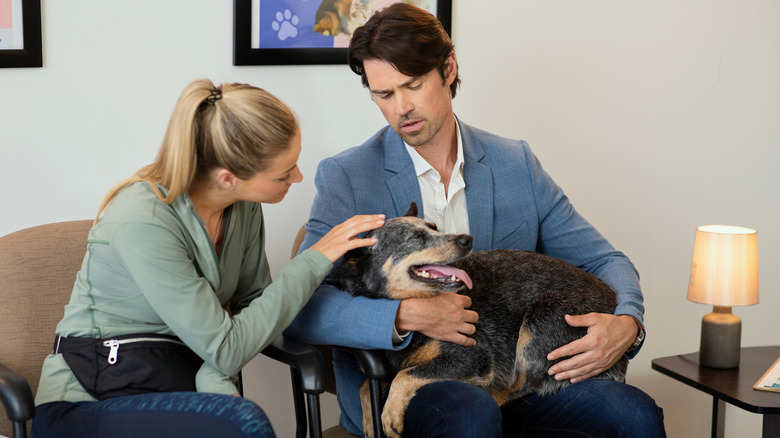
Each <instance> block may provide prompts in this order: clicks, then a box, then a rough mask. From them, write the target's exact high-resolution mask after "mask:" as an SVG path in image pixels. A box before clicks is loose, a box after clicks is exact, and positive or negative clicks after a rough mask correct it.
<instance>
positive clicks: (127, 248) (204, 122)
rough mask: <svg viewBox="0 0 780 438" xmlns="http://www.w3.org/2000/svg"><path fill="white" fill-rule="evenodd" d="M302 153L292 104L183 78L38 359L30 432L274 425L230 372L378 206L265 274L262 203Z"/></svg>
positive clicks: (110, 208) (260, 431)
mask: <svg viewBox="0 0 780 438" xmlns="http://www.w3.org/2000/svg"><path fill="white" fill-rule="evenodd" d="M300 151H301V136H300V131H299V129H298V124H297V121H296V119H295V117H294V115H293V114H292V112H291V110H290V109H289V108H288V107H287V106H285V105H284V104H283V103H282V102H280V101H279V100H278V99H276V98H275V97H273V96H272V95H271V94H269V93H268V92H266V91H264V90H261V89H258V88H255V87H251V86H248V85H241V84H229V85H222V86H221V87H219V88H215V87H214V85H213V84H212V83H211V82H210V81H208V80H198V81H195V82H193V83H192V84H190V85H189V86H188V87H187V88H186V89H185V90H184V92H183V94H182V96H181V97H180V99H179V101H178V103H177V104H176V107H175V109H174V111H173V115H172V117H171V120H170V123H169V125H168V129H167V132H166V135H165V138H164V140H163V144H162V147H161V149H160V152H159V154H158V156H157V159H156V160H155V162H154V163H152V164H151V165H148V166H146V167H144V168H142V169H140V170H139V171H138V172H137V173H136V174H135V175H134V176H132V177H131V178H129V179H127V180H125V181H123V182H121V183H120V184H119V185H117V186H116V187H114V188H113V189H112V190H111V191H110V192H109V193H108V194H107V195H106V197H105V199H104V200H103V203H102V205H101V206H100V209H99V211H98V216H97V219H96V221H95V225H94V226H93V227H92V230H91V231H90V234H89V244H88V248H87V253H86V256H85V258H84V262H83V264H82V268H81V270H80V272H79V274H78V277H77V280H76V283H75V285H74V288H73V294H72V296H71V300H70V302H69V304H68V305H67V306H65V315H64V317H63V319H62V321H60V323H59V324H58V325H57V329H56V335H57V336H56V339H55V341H56V342H55V351H54V352H53V354H51V355H49V356H48V357H47V358H46V360H45V361H44V364H43V371H42V374H41V381H40V385H39V388H38V392H37V394H36V406H37V408H36V415H35V418H34V420H33V426H32V435H33V436H34V437H49V436H52V437H53V436H56V437H68V436H78V437H92V436H94V437H101V436H102V437H105V436H112V437H116V436H124V435H127V436H187V437H194V436H220V437H226V436H241V437H243V436H273V430H272V429H271V426H270V423H269V422H268V420H267V418H266V417H265V414H264V413H263V412H262V410H261V409H260V408H259V407H258V406H257V405H255V404H254V403H252V402H251V401H248V400H245V399H243V398H241V397H233V396H232V395H235V394H236V393H237V392H238V391H237V389H236V386H235V384H234V379H235V375H236V374H237V373H238V372H239V371H240V370H241V368H242V367H243V366H244V365H245V364H246V363H247V362H249V361H250V360H251V359H252V358H253V357H254V356H255V355H257V354H258V353H259V352H260V351H261V350H262V349H263V348H264V347H265V346H267V345H268V344H269V343H270V342H271V341H272V340H273V339H274V338H275V337H276V336H277V335H279V333H281V332H282V330H283V329H284V328H285V327H286V326H287V325H288V324H289V323H290V322H291V321H292V319H293V318H294V316H295V315H296V314H297V313H298V311H299V310H300V309H301V307H302V306H303V305H304V304H305V303H306V301H307V300H308V299H309V297H310V296H311V294H312V293H313V291H314V289H315V288H316V287H317V285H318V284H319V283H320V282H321V281H322V279H323V278H324V277H325V275H326V274H327V273H328V272H329V271H330V269H331V268H332V267H333V262H335V261H336V260H338V259H339V258H340V257H341V256H342V255H343V254H344V253H345V252H346V251H348V250H350V249H353V248H357V247H361V246H368V245H371V244H373V243H374V240H372V239H360V238H354V236H356V235H358V234H360V233H363V232H365V231H368V230H370V229H374V228H376V227H378V226H381V224H382V223H383V220H384V217H383V216H382V215H367V216H355V217H353V218H352V219H350V220H348V221H346V222H344V223H343V224H341V225H340V226H339V227H336V228H334V230H333V231H332V232H330V233H328V234H327V235H326V236H324V237H323V238H322V240H320V241H319V242H318V243H317V244H315V245H314V246H312V247H311V249H310V250H307V251H305V252H303V253H301V254H300V255H299V256H298V257H296V258H295V259H293V260H292V261H291V262H290V263H289V264H288V265H287V266H285V267H284V269H282V270H281V272H280V273H279V275H278V276H277V278H276V280H275V281H273V282H272V281H271V277H270V272H269V268H268V262H267V259H266V256H265V252H264V234H265V227H264V225H263V214H262V210H261V207H260V204H261V203H276V202H279V201H281V200H282V199H284V196H285V195H286V194H287V190H288V189H289V187H290V185H292V184H293V183H297V182H300V181H301V179H302V175H301V173H300V171H299V169H298V167H297V164H296V163H297V160H298V156H299V154H300ZM185 346H186V347H185ZM194 391H197V392H194Z"/></svg>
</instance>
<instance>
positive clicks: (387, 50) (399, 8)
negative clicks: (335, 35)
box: [347, 3, 460, 97]
mask: <svg viewBox="0 0 780 438" xmlns="http://www.w3.org/2000/svg"><path fill="white" fill-rule="evenodd" d="M454 50H455V46H453V44H452V40H451V39H450V36H449V35H447V31H445V30H444V27H443V26H442V24H441V22H439V20H438V19H437V18H436V17H434V16H433V15H432V14H430V13H429V12H428V11H425V10H423V9H420V8H417V7H415V6H411V5H408V4H406V3H395V4H393V5H391V6H388V7H387V8H385V9H383V10H381V11H378V12H376V13H375V14H374V15H373V16H372V17H371V18H370V19H369V20H368V21H367V22H366V24H364V25H363V26H360V27H359V28H357V29H355V31H354V32H353V33H352V39H351V40H350V43H349V49H348V50H347V62H348V63H349V68H351V69H352V71H353V72H355V73H356V74H358V75H360V76H361V79H362V81H363V86H364V87H366V88H368V86H369V85H368V78H367V77H366V71H365V69H364V68H363V62H364V61H368V60H374V59H375V60H380V61H384V62H387V63H389V64H391V65H393V66H394V67H395V68H396V69H397V70H398V71H399V72H401V73H403V74H405V75H407V76H412V77H418V76H423V75H425V74H427V73H428V72H430V71H431V70H433V69H438V70H439V74H440V75H441V77H442V80H444V78H445V71H446V65H447V61H448V59H449V56H450V55H451V54H452V53H453V51H454ZM459 85H460V75H458V74H457V72H456V76H455V80H454V81H453V82H452V85H450V95H451V96H452V97H455V93H456V92H457V89H458V86H459Z"/></svg>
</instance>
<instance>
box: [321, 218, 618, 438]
mask: <svg viewBox="0 0 780 438" xmlns="http://www.w3.org/2000/svg"><path fill="white" fill-rule="evenodd" d="M366 237H374V238H376V239H377V242H376V244H374V245H373V246H370V247H364V248H358V249H355V250H352V251H349V252H348V253H347V254H345V255H344V257H343V259H342V261H341V263H340V264H339V265H338V267H337V268H336V270H335V271H334V273H333V275H332V276H331V279H332V280H333V281H334V282H335V284H336V285H337V286H339V287H340V288H341V289H343V290H345V291H347V292H349V293H351V294H352V295H355V296H357V295H362V296H366V297H369V298H390V299H404V298H426V297H432V296H435V295H436V294H437V293H439V292H440V291H450V292H458V293H461V294H464V295H468V296H469V297H471V300H472V306H471V309H472V310H474V311H476V312H477V313H478V314H479V322H477V323H475V324H474V325H475V326H476V332H475V333H474V334H473V335H471V337H472V338H473V339H474V340H476V342H477V343H476V346H473V347H464V346H461V345H457V344H453V343H450V342H443V341H438V340H435V339H431V338H428V337H426V336H425V335H423V334H421V333H415V334H414V336H413V337H412V340H411V342H410V344H409V345H408V346H407V348H405V349H403V350H400V351H385V352H384V354H385V355H386V356H387V359H388V362H389V364H390V365H391V367H392V368H393V370H394V371H395V372H396V374H395V377H394V378H393V380H392V382H391V384H390V391H389V394H388V398H387V401H386V403H385V407H384V409H383V411H382V425H383V429H384V431H385V433H386V434H387V435H388V437H400V436H401V434H402V433H403V419H404V415H405V413H406V408H407V406H408V404H409V401H410V400H411V399H412V397H413V396H414V395H415V393H416V391H417V390H418V389H419V388H420V387H422V386H423V385H426V384H428V383H432V382H436V381H441V380H457V381H461V382H465V383H469V384H472V385H476V386H478V387H480V388H483V389H485V390H486V391H487V392H488V393H489V394H490V395H491V396H492V397H493V399H495V401H496V402H497V403H498V405H499V406H503V405H504V404H506V403H507V402H509V401H511V400H515V399H517V398H520V397H523V396H524V395H527V394H530V393H532V392H537V393H541V394H548V393H552V392H554V391H556V390H558V389H560V388H562V387H564V386H567V385H569V384H570V383H569V382H568V381H557V380H555V379H554V378H553V377H552V376H550V375H548V374H547V370H548V369H549V368H550V366H552V365H553V364H554V363H555V362H558V361H555V362H553V361H549V360H547V354H548V353H549V352H551V351H553V350H554V349H556V348H558V347H560V346H562V345H565V344H568V343H569V342H572V341H574V340H576V339H579V338H581V337H582V336H584V335H585V334H586V332H587V329H586V328H584V327H572V326H569V325H568V324H567V323H566V321H565V320H564V315H566V314H569V315H581V314H587V313H591V312H597V313H609V314H611V313H613V312H614V310H615V306H616V296H615V291H614V290H613V289H611V288H610V287H609V286H608V285H607V284H606V283H604V282H603V281H602V280H600V279H599V278H598V277H596V276H595V275H592V274H589V273H586V272H585V271H583V270H581V269H579V268H577V267H575V266H573V265H570V264H568V263H566V262H564V261H561V260H558V259H555V258H552V257H549V256H546V255H543V254H540V253H536V252H531V251H521V250H490V251H477V252H472V237H471V236H470V235H467V234H445V233H441V232H439V231H437V229H436V226H435V225H433V224H431V223H427V222H426V221H424V220H423V219H420V218H418V217H417V205H416V204H415V203H412V205H411V206H410V209H409V211H408V212H407V213H406V215H405V216H402V217H398V218H392V219H388V220H387V221H385V225H384V226H383V227H381V228H378V229H376V230H373V231H371V232H369V233H368V234H367V235H366ZM560 360H563V359H560ZM560 360H559V361H560ZM627 367H628V360H627V359H626V358H625V357H623V358H621V359H620V360H619V361H618V362H617V363H615V364H614V365H613V366H612V367H611V368H609V369H608V370H606V371H604V372H603V373H601V374H600V375H599V376H597V378H601V379H611V380H616V381H625V374H626V370H627ZM361 402H362V405H363V428H364V431H365V432H366V433H367V434H371V433H372V432H371V431H372V427H371V409H370V402H369V396H368V385H367V382H366V383H365V384H364V385H363V387H362V388H361ZM367 436H368V435H367Z"/></svg>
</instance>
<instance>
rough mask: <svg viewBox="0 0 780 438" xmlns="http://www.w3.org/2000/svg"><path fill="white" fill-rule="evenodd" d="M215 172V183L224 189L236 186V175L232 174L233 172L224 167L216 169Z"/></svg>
mask: <svg viewBox="0 0 780 438" xmlns="http://www.w3.org/2000/svg"><path fill="white" fill-rule="evenodd" d="M216 172H217V175H216V179H217V184H218V185H219V186H220V187H222V188H223V189H226V190H232V189H233V188H234V187H235V186H236V183H237V182H238V177H237V176H235V175H233V172H231V171H229V170H227V169H224V168H220V169H217V171H216Z"/></svg>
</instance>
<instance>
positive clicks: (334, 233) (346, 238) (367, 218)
mask: <svg viewBox="0 0 780 438" xmlns="http://www.w3.org/2000/svg"><path fill="white" fill-rule="evenodd" d="M384 223H385V215H383V214H370V215H358V216H353V217H352V218H350V219H347V220H346V221H344V222H343V223H341V224H339V225H336V226H335V227H333V228H332V229H331V230H330V231H329V232H328V234H326V235H324V236H322V239H320V241H319V242H317V243H315V244H314V245H312V246H311V248H312V249H316V250H317V251H319V252H321V253H322V254H324V255H325V257H327V258H328V259H329V260H330V261H331V262H333V263H336V260H338V259H340V258H341V256H343V255H344V254H345V253H346V252H347V251H349V250H351V249H355V248H360V247H362V246H371V245H373V244H375V243H376V239H374V238H370V239H359V238H356V237H355V236H357V235H358V234H360V233H365V232H366V231H369V230H373V229H375V228H379V227H381V226H382V225H384Z"/></svg>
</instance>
